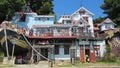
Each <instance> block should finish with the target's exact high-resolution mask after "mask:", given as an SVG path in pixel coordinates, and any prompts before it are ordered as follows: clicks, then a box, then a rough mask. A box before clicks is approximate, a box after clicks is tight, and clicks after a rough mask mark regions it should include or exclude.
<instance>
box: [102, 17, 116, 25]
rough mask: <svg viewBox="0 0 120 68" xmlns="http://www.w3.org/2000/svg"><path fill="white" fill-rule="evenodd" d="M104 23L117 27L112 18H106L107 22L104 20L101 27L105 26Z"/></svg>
mask: <svg viewBox="0 0 120 68" xmlns="http://www.w3.org/2000/svg"><path fill="white" fill-rule="evenodd" d="M104 23H112V24H114V25H116V24H115V23H114V22H113V21H112V20H111V19H110V18H106V19H105V20H103V21H102V22H101V23H100V26H101V25H103V24H104Z"/></svg>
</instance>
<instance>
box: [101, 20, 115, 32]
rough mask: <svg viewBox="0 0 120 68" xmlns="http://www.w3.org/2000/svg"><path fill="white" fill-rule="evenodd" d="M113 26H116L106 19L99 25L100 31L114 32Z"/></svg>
mask: <svg viewBox="0 0 120 68" xmlns="http://www.w3.org/2000/svg"><path fill="white" fill-rule="evenodd" d="M115 26H116V24H115V23H114V22H113V21H112V20H111V19H110V18H107V19H105V20H104V21H103V22H101V23H100V31H109V30H114V29H115Z"/></svg>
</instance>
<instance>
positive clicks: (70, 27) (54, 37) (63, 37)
mask: <svg viewBox="0 0 120 68" xmlns="http://www.w3.org/2000/svg"><path fill="white" fill-rule="evenodd" d="M27 7H28V6H27ZM23 9H24V8H23ZM93 15H94V14H93V13H91V12H90V11H88V10H87V9H86V8H84V7H81V8H80V9H78V10H77V11H75V12H74V13H73V14H71V15H62V16H61V17H60V19H59V20H58V23H55V16H54V15H37V13H35V12H32V11H31V9H27V10H26V11H25V10H24V13H23V12H16V13H15V16H13V19H12V21H11V22H12V23H13V24H15V26H16V27H17V28H19V29H21V28H24V29H25V35H26V36H27V37H28V40H29V41H30V43H31V44H32V46H33V48H35V49H36V50H37V51H38V52H37V53H36V51H34V49H31V50H30V55H31V56H30V57H31V58H32V59H34V60H35V61H36V62H38V61H42V60H48V59H51V60H54V61H55V62H57V61H62V62H63V61H71V62H74V61H75V60H76V58H79V60H80V61H81V62H86V59H87V58H89V59H90V62H96V58H97V57H103V56H104V52H105V39H104V38H101V36H100V35H97V36H95V35H94V27H93ZM38 53H39V54H38ZM40 55H42V56H40Z"/></svg>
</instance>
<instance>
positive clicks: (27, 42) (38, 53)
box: [22, 33, 51, 61]
mask: <svg viewBox="0 0 120 68" xmlns="http://www.w3.org/2000/svg"><path fill="white" fill-rule="evenodd" d="M22 35H23V37H24V38H25V40H26V42H27V43H28V44H29V45H30V47H31V48H32V49H33V50H34V51H35V52H36V53H37V54H38V55H39V56H41V57H43V58H44V59H46V60H48V61H51V60H50V59H48V58H46V57H45V56H43V55H42V54H40V53H39V52H38V51H37V50H36V49H35V48H34V47H33V46H32V45H31V43H30V42H29V41H28V40H27V38H26V37H25V35H24V34H23V33H22Z"/></svg>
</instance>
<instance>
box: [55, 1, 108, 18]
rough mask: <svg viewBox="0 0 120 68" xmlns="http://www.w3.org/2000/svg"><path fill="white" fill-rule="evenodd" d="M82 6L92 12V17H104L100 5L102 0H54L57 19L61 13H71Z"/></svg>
mask: <svg viewBox="0 0 120 68" xmlns="http://www.w3.org/2000/svg"><path fill="white" fill-rule="evenodd" d="M81 2H82V6H83V7H84V8H86V9H88V10H89V11H90V12H92V13H93V14H94V17H93V18H97V17H104V16H106V15H105V14H103V10H102V9H101V8H100V6H101V5H102V4H103V0H54V2H53V3H54V12H55V13H56V15H57V19H58V18H59V17H60V16H61V15H64V14H66V15H71V14H72V13H73V12H75V11H77V10H78V9H79V8H80V7H81Z"/></svg>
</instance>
